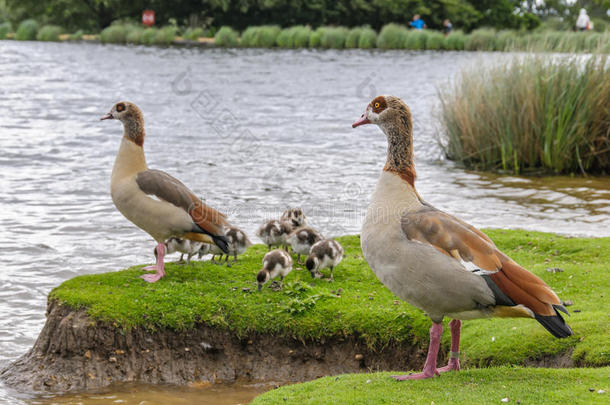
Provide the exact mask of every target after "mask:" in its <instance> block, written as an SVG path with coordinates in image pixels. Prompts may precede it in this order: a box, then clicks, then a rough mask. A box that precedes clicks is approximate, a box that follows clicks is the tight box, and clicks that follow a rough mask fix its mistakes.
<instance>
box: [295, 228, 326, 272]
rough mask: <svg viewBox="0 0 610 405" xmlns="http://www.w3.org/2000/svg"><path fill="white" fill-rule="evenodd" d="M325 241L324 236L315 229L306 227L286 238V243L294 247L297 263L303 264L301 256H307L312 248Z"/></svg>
mask: <svg viewBox="0 0 610 405" xmlns="http://www.w3.org/2000/svg"><path fill="white" fill-rule="evenodd" d="M322 239H324V238H323V237H322V235H321V234H320V233H319V232H318V231H316V230H315V229H313V228H311V227H309V226H305V227H302V228H298V229H296V230H295V231H293V232H292V233H291V234H290V235H288V237H287V238H286V242H288V244H289V245H290V246H291V247H292V250H293V252H294V253H296V254H297V263H301V255H305V256H307V255H308V254H309V251H310V250H311V247H312V246H313V245H314V244H315V243H316V242H319V241H321V240H322Z"/></svg>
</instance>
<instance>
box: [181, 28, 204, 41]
mask: <svg viewBox="0 0 610 405" xmlns="http://www.w3.org/2000/svg"><path fill="white" fill-rule="evenodd" d="M202 36H203V28H201V27H198V28H187V29H186V30H185V31H184V32H183V33H182V38H184V39H188V40H189V41H197V40H198V39H199V37H202Z"/></svg>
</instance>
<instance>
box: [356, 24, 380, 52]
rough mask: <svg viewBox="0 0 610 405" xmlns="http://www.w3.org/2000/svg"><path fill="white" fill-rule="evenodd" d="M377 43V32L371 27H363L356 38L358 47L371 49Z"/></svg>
mask: <svg viewBox="0 0 610 405" xmlns="http://www.w3.org/2000/svg"><path fill="white" fill-rule="evenodd" d="M376 43H377V33H376V32H375V30H374V29H372V28H371V27H364V28H362V31H361V32H360V37H359V38H358V48H361V49H371V48H374V47H375V45H376Z"/></svg>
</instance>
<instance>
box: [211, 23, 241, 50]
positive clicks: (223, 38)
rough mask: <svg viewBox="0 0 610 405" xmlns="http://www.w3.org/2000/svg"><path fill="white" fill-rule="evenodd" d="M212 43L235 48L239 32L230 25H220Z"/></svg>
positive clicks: (237, 43)
mask: <svg viewBox="0 0 610 405" xmlns="http://www.w3.org/2000/svg"><path fill="white" fill-rule="evenodd" d="M214 43H215V44H216V45H218V46H224V47H227V48H235V47H236V46H237V45H239V34H238V33H237V31H235V30H234V29H233V28H231V27H221V28H220V29H219V30H218V32H217V33H216V35H215V36H214Z"/></svg>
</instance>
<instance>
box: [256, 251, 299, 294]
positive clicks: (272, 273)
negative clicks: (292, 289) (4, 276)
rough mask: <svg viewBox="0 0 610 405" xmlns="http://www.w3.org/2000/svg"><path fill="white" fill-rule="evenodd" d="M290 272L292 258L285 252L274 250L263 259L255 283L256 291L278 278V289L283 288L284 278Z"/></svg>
mask: <svg viewBox="0 0 610 405" xmlns="http://www.w3.org/2000/svg"><path fill="white" fill-rule="evenodd" d="M291 271H292V257H290V255H289V254H288V252H286V251H285V250H281V249H275V250H272V251H271V252H269V253H267V254H266V255H265V257H263V268H262V270H261V271H259V272H258V274H257V276H256V281H257V283H258V291H260V290H261V289H262V288H263V285H265V283H266V282H267V281H269V280H271V279H273V278H276V277H277V276H280V289H281V288H282V287H283V286H284V277H286V276H287V275H288V273H290V272H291Z"/></svg>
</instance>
